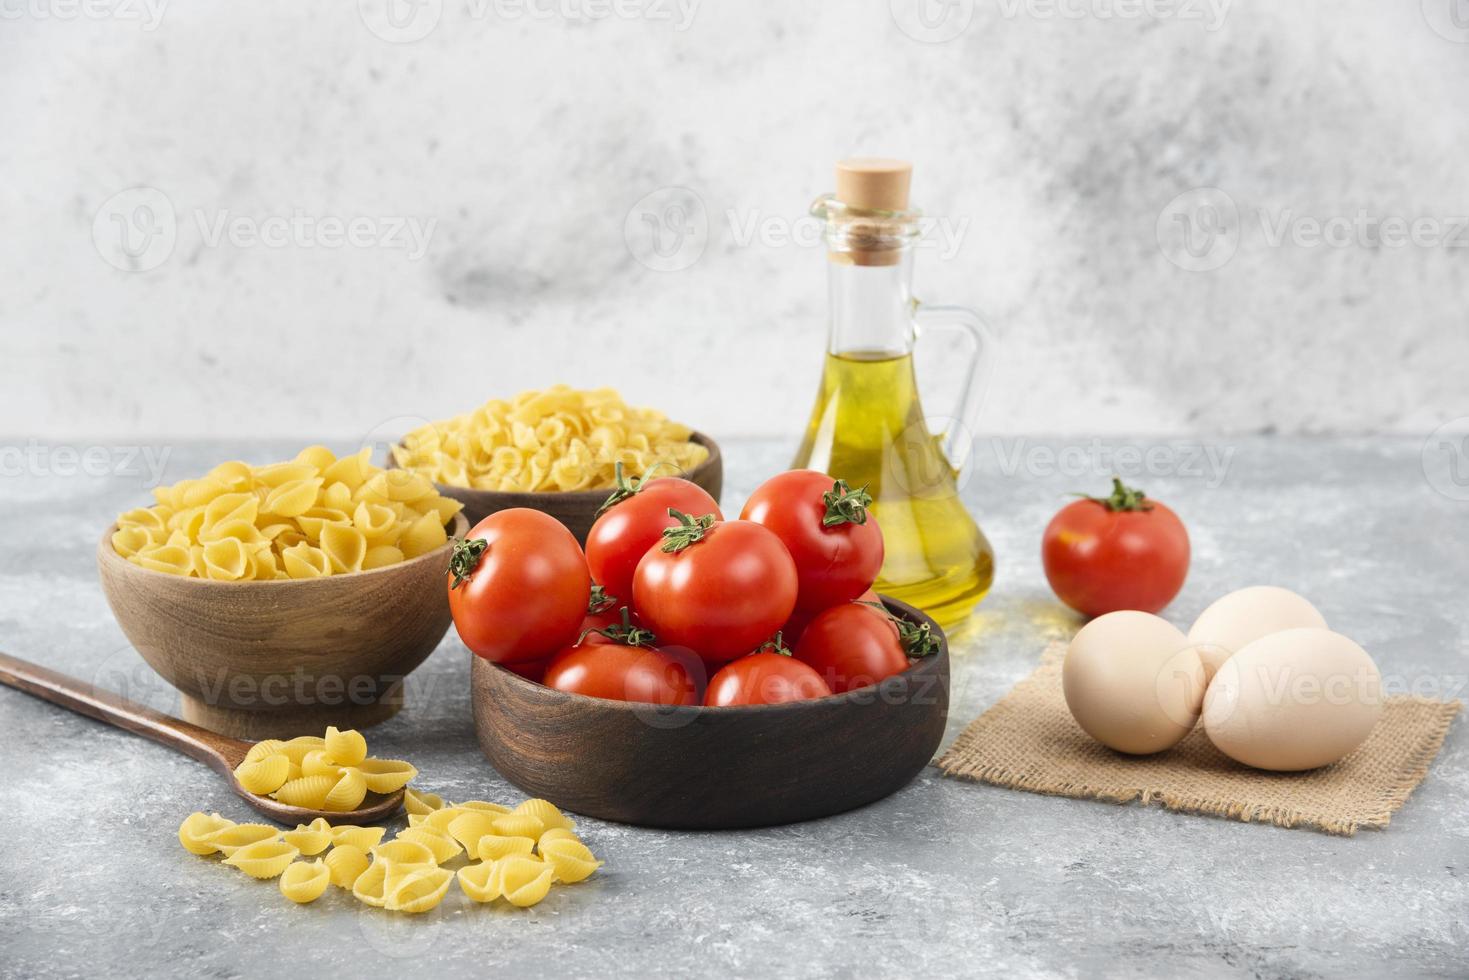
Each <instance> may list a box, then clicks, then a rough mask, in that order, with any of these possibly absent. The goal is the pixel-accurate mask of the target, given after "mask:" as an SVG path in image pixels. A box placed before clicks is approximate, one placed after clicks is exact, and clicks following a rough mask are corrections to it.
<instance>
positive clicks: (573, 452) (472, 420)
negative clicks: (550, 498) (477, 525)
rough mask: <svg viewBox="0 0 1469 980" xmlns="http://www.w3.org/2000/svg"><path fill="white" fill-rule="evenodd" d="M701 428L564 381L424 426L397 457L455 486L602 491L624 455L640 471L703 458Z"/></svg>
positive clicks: (628, 467)
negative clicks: (697, 438)
mask: <svg viewBox="0 0 1469 980" xmlns="http://www.w3.org/2000/svg"><path fill="white" fill-rule="evenodd" d="M691 434H692V430H691V429H690V428H689V427H688V426H686V425H680V424H679V423H677V422H671V421H669V419H668V417H667V416H665V415H664V414H663V413H662V412H658V411H654V410H653V409H650V408H631V407H629V406H628V405H627V404H626V403H625V402H624V401H623V400H622V396H621V395H619V394H618V393H617V392H616V391H614V390H613V389H611V388H598V389H596V390H594V391H578V390H575V389H572V388H569V387H567V386H566V385H555V386H554V387H551V388H547V389H546V390H544V391H526V392H522V393H521V394H519V395H516V396H515V397H514V398H512V399H510V400H509V401H504V400H502V399H492V400H490V401H488V402H485V403H484V404H483V405H481V406H480V407H479V408H476V409H475V410H474V411H472V412H467V413H465V414H464V415H459V416H456V417H454V418H452V419H447V420H445V421H442V422H434V423H432V424H430V425H425V426H422V427H420V428H417V429H414V430H413V431H412V432H410V433H408V434H407V435H406V436H404V437H403V442H402V444H401V445H398V446H394V447H393V458H394V459H395V460H396V461H397V463H398V465H399V466H401V467H403V468H404V469H406V470H409V471H411V472H414V473H418V474H420V475H422V476H424V477H426V478H427V479H429V480H432V481H434V482H436V483H442V484H447V485H448V486H453V487H472V488H474V489H476V490H499V491H529V490H542V491H545V490H551V491H557V490H600V489H608V488H611V487H613V486H614V485H615V483H616V467H617V464H618V463H621V464H622V467H623V471H624V473H625V474H626V475H628V476H633V477H641V476H643V475H645V474H646V473H647V472H648V471H649V470H650V469H652V467H653V466H654V465H655V464H661V466H662V467H664V468H666V470H667V472H666V473H665V475H673V474H675V473H678V472H681V471H687V470H690V469H693V468H694V467H695V466H698V465H699V464H700V463H702V462H703V461H704V460H705V459H707V458H708V456H709V450H708V449H706V448H705V447H703V446H701V445H699V444H698V443H695V442H690V441H689V436H690V435H691Z"/></svg>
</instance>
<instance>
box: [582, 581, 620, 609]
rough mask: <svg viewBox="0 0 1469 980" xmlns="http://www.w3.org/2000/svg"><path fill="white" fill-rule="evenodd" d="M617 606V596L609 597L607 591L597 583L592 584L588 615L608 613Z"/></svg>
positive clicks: (588, 601) (588, 600) (588, 599)
mask: <svg viewBox="0 0 1469 980" xmlns="http://www.w3.org/2000/svg"><path fill="white" fill-rule="evenodd" d="M615 605H617V596H615V595H608V594H607V590H606V589H604V588H602V587H601V586H600V585H597V584H596V583H593V584H592V593H591V595H590V596H589V597H588V598H587V614H588V615H596V614H597V613H599V612H606V611H607V610H608V609H611V608H612V607H613V606H615Z"/></svg>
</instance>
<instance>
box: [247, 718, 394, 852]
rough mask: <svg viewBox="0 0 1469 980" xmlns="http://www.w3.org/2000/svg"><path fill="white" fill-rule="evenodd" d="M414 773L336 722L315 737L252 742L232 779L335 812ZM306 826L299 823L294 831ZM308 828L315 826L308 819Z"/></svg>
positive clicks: (256, 790) (291, 802)
mask: <svg viewBox="0 0 1469 980" xmlns="http://www.w3.org/2000/svg"><path fill="white" fill-rule="evenodd" d="M417 775H418V770H417V769H415V768H413V766H411V765H409V764H408V763H406V762H403V761H401V760H398V759H375V758H372V757H371V756H369V755H368V754H367V740H366V739H365V738H363V737H362V734H361V733H360V732H358V731H355V730H353V729H350V728H349V729H346V730H338V729H337V728H335V727H330V728H328V729H327V730H326V734H325V735H324V736H319V737H318V736H315V735H303V736H299V737H297V738H293V739H291V740H290V741H289V742H282V741H279V740H275V739H271V740H267V741H264V742H257V743H256V744H255V745H253V746H252V747H251V748H250V750H249V751H248V752H247V753H246V754H245V761H244V762H242V763H240V765H239V767H238V768H236V769H235V779H237V780H238V781H239V783H240V786H241V788H242V789H244V790H245V791H246V792H250V793H256V794H269V795H270V796H273V797H275V798H276V799H277V800H280V801H281V802H282V803H287V804H289V805H291V806H299V807H305V808H306V809H309V810H327V811H332V812H337V813H344V812H346V811H348V810H355V809H357V808H358V807H359V806H361V805H362V801H363V800H365V799H366V798H367V794H368V793H369V792H373V793H392V792H395V791H397V790H400V789H403V788H404V787H406V786H407V785H408V783H409V782H410V781H411V780H412V779H413V777H414V776H417ZM307 829H308V828H305V827H298V828H297V831H298V832H299V831H305V830H307ZM310 829H319V828H317V827H316V826H315V825H314V824H313V825H312V828H310ZM373 843H376V841H374V842H373ZM369 846H370V845H369ZM323 847H324V845H323ZM319 850H321V848H318V851H319ZM318 851H307V852H306V853H308V854H315V853H318Z"/></svg>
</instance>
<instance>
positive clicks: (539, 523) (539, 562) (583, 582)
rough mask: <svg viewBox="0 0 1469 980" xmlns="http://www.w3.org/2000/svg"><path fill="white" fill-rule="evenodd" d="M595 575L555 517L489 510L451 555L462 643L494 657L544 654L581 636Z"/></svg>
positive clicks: (452, 596)
mask: <svg viewBox="0 0 1469 980" xmlns="http://www.w3.org/2000/svg"><path fill="white" fill-rule="evenodd" d="M591 587H592V580H591V576H590V575H589V574H588V573H587V563H586V559H585V557H584V556H583V555H582V551H581V546H580V545H578V544H577V543H576V537H575V536H574V535H572V533H571V532H570V531H568V530H567V529H566V526H565V525H563V524H562V523H561V522H560V521H558V520H556V518H554V517H551V516H550V515H549V514H543V513H541V512H540V511H538V510H530V509H529V508H525V507H514V508H511V509H509V510H502V511H499V512H498V513H495V514H491V515H490V516H489V517H486V518H485V519H484V520H482V521H480V522H479V523H478V524H476V525H475V526H474V527H473V528H472V529H471V530H470V532H469V534H468V535H466V536H465V537H464V538H463V539H462V540H457V541H455V542H454V550H453V553H452V556H451V557H450V559H449V612H450V613H451V614H452V615H453V617H454V628H455V629H456V630H458V632H459V638H460V639H461V640H463V641H464V645H465V646H467V647H469V649H470V650H471V651H472V652H473V653H474V654H475V655H476V656H480V657H484V658H485V659H486V660H489V661H493V662H494V663H503V664H510V663H525V662H527V661H531V660H542V659H544V658H546V657H548V656H550V655H551V654H553V653H555V652H556V651H557V650H559V649H561V648H562V647H564V646H566V645H567V644H569V643H572V642H574V641H575V640H576V637H577V633H578V631H579V630H580V628H581V622H582V619H583V618H584V617H585V616H586V611H587V596H588V594H590V592H591Z"/></svg>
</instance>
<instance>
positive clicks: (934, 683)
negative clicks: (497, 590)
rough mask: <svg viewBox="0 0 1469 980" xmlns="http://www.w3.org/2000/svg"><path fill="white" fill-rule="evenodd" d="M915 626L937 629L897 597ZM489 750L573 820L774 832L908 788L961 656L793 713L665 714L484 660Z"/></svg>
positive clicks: (478, 705) (928, 753) (483, 723)
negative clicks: (569, 689)
mask: <svg viewBox="0 0 1469 980" xmlns="http://www.w3.org/2000/svg"><path fill="white" fill-rule="evenodd" d="M883 602H884V603H886V604H887V607H888V609H890V610H891V611H892V612H894V613H895V614H896V615H899V616H901V617H903V618H905V619H908V620H910V621H912V622H915V623H929V624H930V626H931V627H932V628H933V630H934V633H935V635H937V636H939V637H940V638H942V637H943V633H942V631H940V630H939V629H938V627H937V625H936V624H934V623H933V621H932V620H931V619H929V618H928V617H927V616H925V615H924V614H923V613H921V612H919V611H918V610H916V609H914V608H913V607H912V606H909V605H906V604H904V603H901V602H898V601H896V600H894V599H888V598H884V599H883ZM471 659H472V661H473V665H472V667H471V669H470V678H471V685H472V689H471V694H470V697H471V700H472V703H473V705H474V723H475V731H476V732H477V733H478V735H479V744H480V748H481V749H482V750H483V751H484V754H485V756H486V757H487V758H488V759H489V760H490V762H491V764H493V765H494V767H495V768H496V769H497V770H499V772H500V774H501V775H503V776H504V777H505V778H506V779H508V780H510V781H511V782H512V783H514V784H515V785H516V786H519V787H520V788H521V789H523V790H524V791H525V792H527V793H529V794H530V795H532V796H539V797H542V798H544V799H547V800H550V801H551V802H552V803H555V804H556V805H557V806H560V807H563V808H564V809H567V810H570V811H572V812H573V813H582V814H586V815H588V816H593V817H600V818H602V819H605V820H615V821H618V822H620V823H630V824H639V825H641V826H645V827H670V828H677V829H693V830H710V829H728V828H735V827H763V826H768V825H771V824H782V823H791V822H793V821H796V820H809V819H811V818H813V817H824V816H829V815H831V814H834V813H841V812H842V811H844V810H850V809H852V808H854V807H859V806H863V805H864V804H867V803H871V802H873V801H874V800H879V799H882V798H883V797H885V796H887V795H889V794H890V793H893V792H895V791H897V790H898V789H901V788H902V787H903V786H905V785H907V784H908V783H909V782H910V781H911V780H912V779H913V777H914V776H916V775H917V774H918V773H919V772H920V771H921V770H922V769H923V767H924V766H926V765H928V763H929V762H930V761H931V760H932V759H933V754H934V752H935V751H937V749H938V746H939V742H940V741H941V740H942V739H943V734H944V721H945V719H946V718H947V716H948V712H949V648H948V643H947V641H946V640H944V641H942V642H941V645H940V649H939V652H938V653H936V654H934V655H933V656H931V657H925V658H923V659H922V660H920V661H918V662H917V663H915V664H914V665H913V666H911V667H909V668H908V669H907V670H906V671H904V672H903V673H901V674H897V675H895V676H893V677H889V678H886V679H885V680H883V681H882V682H881V683H879V684H876V685H873V686H871V687H866V688H863V689H861V690H858V691H849V692H847V693H846V694H837V695H832V696H831V697H826V698H820V699H818V700H814V701H797V702H794V703H791V704H776V705H759V706H753V707H737V708H703V707H682V706H673V707H658V706H656V705H650V704H633V703H629V702H626V701H605V700H602V699H599V698H589V697H585V696H583V695H580V694H568V693H565V692H563V691H557V690H553V689H551V688H549V687H543V686H542V685H540V684H536V683H534V682H532V681H529V680H526V679H525V678H523V677H520V676H518V675H516V674H514V673H511V672H510V671H508V670H505V669H504V668H502V667H498V666H496V665H494V664H492V663H490V662H489V661H487V660H483V659H481V658H479V657H473V658H471Z"/></svg>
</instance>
